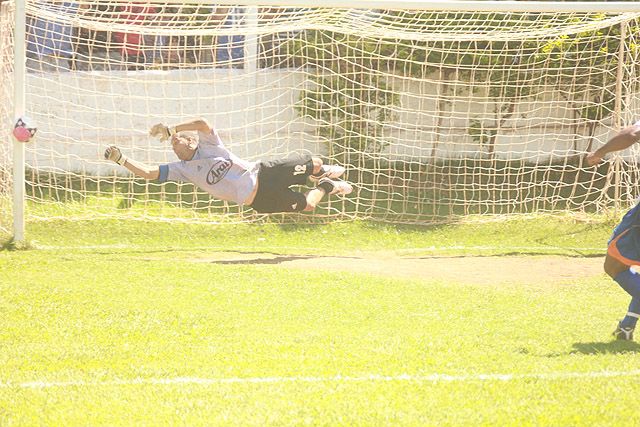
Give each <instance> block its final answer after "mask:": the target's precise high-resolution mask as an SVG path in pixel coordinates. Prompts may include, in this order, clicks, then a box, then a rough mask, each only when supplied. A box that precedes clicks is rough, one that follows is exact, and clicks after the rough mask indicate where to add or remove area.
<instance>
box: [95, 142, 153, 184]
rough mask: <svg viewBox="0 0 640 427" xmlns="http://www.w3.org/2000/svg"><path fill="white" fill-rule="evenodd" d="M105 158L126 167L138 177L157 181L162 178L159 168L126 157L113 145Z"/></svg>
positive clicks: (106, 152)
mask: <svg viewBox="0 0 640 427" xmlns="http://www.w3.org/2000/svg"><path fill="white" fill-rule="evenodd" d="M104 158H105V159H107V160H111V161H112V162H114V163H117V164H119V165H120V166H124V167H125V168H127V169H128V170H129V172H132V173H133V174H135V175H136V176H139V177H140V178H144V179H148V180H156V179H158V177H159V176H160V168H159V167H158V166H149V165H146V164H144V163H142V162H139V161H137V160H133V159H130V158H128V157H126V156H125V155H124V154H122V152H121V151H120V149H119V148H118V147H116V146H115V145H111V146H109V147H107V149H106V150H105V152H104Z"/></svg>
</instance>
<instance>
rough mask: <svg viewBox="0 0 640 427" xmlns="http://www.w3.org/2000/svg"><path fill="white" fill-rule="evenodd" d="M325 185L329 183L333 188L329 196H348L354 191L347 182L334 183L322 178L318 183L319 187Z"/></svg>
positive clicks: (338, 181)
mask: <svg viewBox="0 0 640 427" xmlns="http://www.w3.org/2000/svg"><path fill="white" fill-rule="evenodd" d="M324 183H329V184H331V185H332V186H333V190H331V191H330V192H329V193H327V194H328V195H329V196H330V195H333V194H337V195H339V196H346V195H347V194H349V193H351V192H352V191H353V187H352V186H351V184H349V183H348V182H346V181H341V180H335V181H334V180H332V179H329V178H322V179H321V180H320V181H318V185H320V184H324Z"/></svg>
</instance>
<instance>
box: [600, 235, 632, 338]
mask: <svg viewBox="0 0 640 427" xmlns="http://www.w3.org/2000/svg"><path fill="white" fill-rule="evenodd" d="M629 232H631V233H633V234H635V232H636V230H633V229H629V230H626V231H624V232H622V233H621V234H620V235H618V236H617V237H616V238H614V239H613V240H612V241H611V243H610V244H609V249H608V251H607V256H606V258H605V262H604V270H605V272H606V273H607V274H608V275H609V276H610V277H611V278H613V280H614V281H615V282H616V283H618V284H619V285H620V287H621V288H622V289H624V290H625V291H626V292H627V293H628V294H629V295H631V303H630V304H629V308H628V310H627V314H626V315H625V316H624V318H623V319H622V320H621V321H620V322H619V323H618V326H617V328H616V330H615V331H614V332H613V335H614V336H615V337H616V339H621V340H631V339H633V331H634V329H635V327H636V324H637V322H638V318H639V317H640V274H638V272H637V271H636V270H635V269H634V268H636V267H633V268H632V266H636V265H638V264H640V263H638V262H636V261H634V260H633V259H630V258H627V257H626V256H625V255H624V254H626V255H630V252H632V250H631V247H632V246H634V245H633V242H634V241H635V239H633V237H634V236H633V234H631V235H629ZM621 251H622V252H621ZM623 253H624V254H623Z"/></svg>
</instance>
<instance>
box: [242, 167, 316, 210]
mask: <svg viewBox="0 0 640 427" xmlns="http://www.w3.org/2000/svg"><path fill="white" fill-rule="evenodd" d="M312 172H313V160H311V156H310V155H299V154H296V155H293V156H290V157H288V158H286V159H283V160H273V161H269V162H262V163H260V171H259V172H258V192H257V193H256V197H255V199H253V203H252V204H251V207H252V208H253V209H254V210H255V211H256V212H260V213H275V212H300V211H302V210H304V208H306V207H307V198H306V197H305V195H304V194H302V193H299V192H297V191H293V190H292V189H290V188H289V187H291V186H292V185H304V184H306V182H307V178H308V177H309V175H311V173H312Z"/></svg>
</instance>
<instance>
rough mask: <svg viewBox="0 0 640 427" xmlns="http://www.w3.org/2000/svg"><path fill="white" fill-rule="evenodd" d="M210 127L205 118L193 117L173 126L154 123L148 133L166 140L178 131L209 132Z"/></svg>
mask: <svg viewBox="0 0 640 427" xmlns="http://www.w3.org/2000/svg"><path fill="white" fill-rule="evenodd" d="M211 129H212V128H211V126H210V125H209V123H207V121H206V120H204V119H195V120H192V121H189V122H184V123H180V124H178V125H175V126H167V125H165V124H164V123H158V124H155V125H153V126H152V127H151V130H150V131H149V135H151V136H152V137H154V138H158V139H159V140H160V141H166V140H168V139H170V138H171V137H172V136H173V135H175V134H176V133H178V132H186V131H199V132H203V133H209V132H211Z"/></svg>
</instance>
